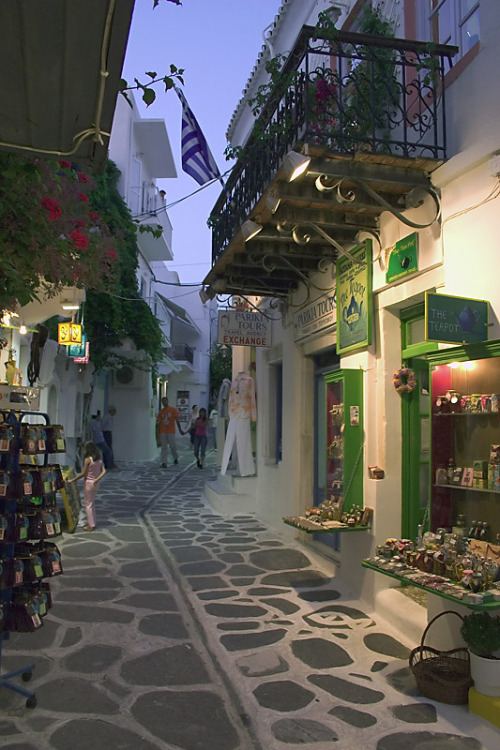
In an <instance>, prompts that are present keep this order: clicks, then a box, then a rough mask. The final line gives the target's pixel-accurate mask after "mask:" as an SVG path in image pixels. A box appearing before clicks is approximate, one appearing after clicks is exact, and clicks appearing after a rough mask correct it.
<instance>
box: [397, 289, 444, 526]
mask: <svg viewBox="0 0 500 750" xmlns="http://www.w3.org/2000/svg"><path fill="white" fill-rule="evenodd" d="M400 317H401V354H402V361H403V363H404V366H406V367H410V368H411V369H412V370H413V372H414V373H415V377H416V381H417V385H416V387H415V389H414V391H413V393H412V394H411V395H410V396H403V397H402V398H401V427H402V470H401V483H402V484H401V498H402V507H401V536H402V537H403V538H405V539H415V538H416V536H417V534H418V527H419V526H420V525H422V526H424V527H425V525H426V524H427V522H428V508H429V499H430V467H431V452H430V448H431V445H430V440H431V419H430V417H431V414H430V386H429V364H428V362H427V360H426V357H425V355H426V354H427V353H428V352H431V351H435V350H436V349H437V348H438V345H437V344H436V343H434V342H428V341H425V312H424V305H423V304H421V305H417V306H415V307H412V308H409V309H408V310H403V311H401V314H400Z"/></svg>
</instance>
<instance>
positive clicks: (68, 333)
mask: <svg viewBox="0 0 500 750" xmlns="http://www.w3.org/2000/svg"><path fill="white" fill-rule="evenodd" d="M57 343H58V344H64V345H65V346H71V345H72V344H81V343H82V327H81V325H80V324H79V323H59V329H58V336H57Z"/></svg>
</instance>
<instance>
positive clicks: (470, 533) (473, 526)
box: [467, 521, 477, 539]
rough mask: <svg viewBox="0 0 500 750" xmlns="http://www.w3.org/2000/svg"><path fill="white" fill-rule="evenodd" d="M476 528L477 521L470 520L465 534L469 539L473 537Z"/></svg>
mask: <svg viewBox="0 0 500 750" xmlns="http://www.w3.org/2000/svg"><path fill="white" fill-rule="evenodd" d="M476 528H477V521H472V523H471V525H470V528H469V532H468V534H467V536H468V537H469V539H475V534H476Z"/></svg>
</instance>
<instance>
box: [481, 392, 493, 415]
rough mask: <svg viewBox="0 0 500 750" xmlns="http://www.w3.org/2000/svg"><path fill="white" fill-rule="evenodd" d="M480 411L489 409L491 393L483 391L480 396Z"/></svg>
mask: <svg viewBox="0 0 500 750" xmlns="http://www.w3.org/2000/svg"><path fill="white" fill-rule="evenodd" d="M481 411H483V412H490V411H491V395H490V394H489V393H483V395H482V396H481Z"/></svg>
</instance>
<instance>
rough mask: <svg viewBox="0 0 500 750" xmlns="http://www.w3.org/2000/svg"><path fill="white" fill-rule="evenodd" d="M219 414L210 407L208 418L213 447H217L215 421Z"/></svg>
mask: <svg viewBox="0 0 500 750" xmlns="http://www.w3.org/2000/svg"><path fill="white" fill-rule="evenodd" d="M218 418H219V415H218V412H217V409H212V411H211V412H210V416H209V418H208V421H209V431H210V434H211V436H212V440H213V443H214V448H217V421H218Z"/></svg>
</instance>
